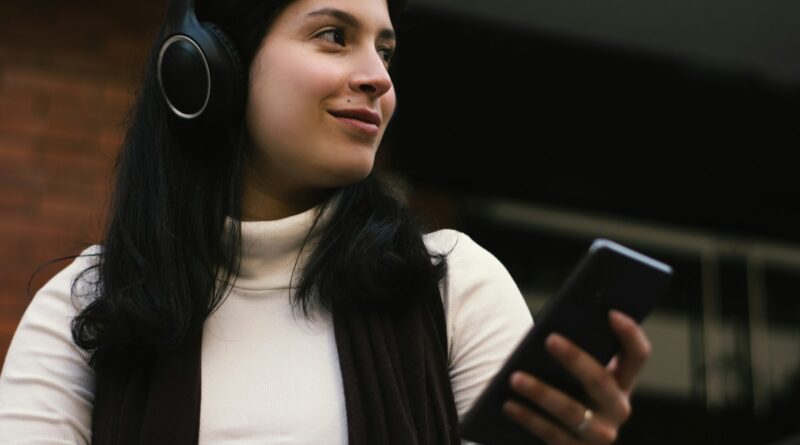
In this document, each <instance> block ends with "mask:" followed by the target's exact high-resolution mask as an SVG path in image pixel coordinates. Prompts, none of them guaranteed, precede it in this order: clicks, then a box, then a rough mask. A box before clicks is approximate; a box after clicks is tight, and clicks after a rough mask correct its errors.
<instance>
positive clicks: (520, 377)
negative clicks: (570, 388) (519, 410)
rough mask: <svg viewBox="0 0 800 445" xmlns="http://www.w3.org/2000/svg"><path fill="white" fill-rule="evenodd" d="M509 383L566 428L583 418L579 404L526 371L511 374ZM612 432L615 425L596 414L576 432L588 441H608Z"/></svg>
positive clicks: (584, 409)
mask: <svg viewBox="0 0 800 445" xmlns="http://www.w3.org/2000/svg"><path fill="white" fill-rule="evenodd" d="M511 386H512V388H514V390H515V391H517V392H518V393H520V394H521V395H523V396H525V397H526V398H528V399H529V400H531V401H532V402H534V403H535V404H536V405H537V406H539V407H540V408H542V409H543V410H544V411H546V412H548V413H550V414H551V415H552V416H553V417H554V418H555V419H556V420H558V421H559V422H561V424H563V425H565V426H566V427H567V428H574V427H575V426H577V425H579V424H580V423H581V422H583V420H584V416H585V415H586V411H587V410H586V407H585V406H584V405H583V404H581V403H579V402H577V401H576V400H574V399H573V398H571V397H570V396H568V395H567V394H564V393H563V392H561V391H560V390H558V389H556V388H554V387H552V386H550V385H548V384H547V383H545V382H543V381H541V380H539V379H537V378H536V377H534V376H532V375H530V374H528V373H525V372H522V371H518V372H515V373H514V374H512V376H511ZM616 435H617V430H616V427H615V426H614V425H613V424H610V423H609V422H607V421H605V420H603V419H602V418H600V416H594V417H592V419H591V421H590V423H589V426H588V427H587V428H586V429H585V430H584V431H583V432H582V433H581V434H580V436H581V437H583V438H585V439H587V440H588V441H590V442H591V443H611V442H613V441H614V439H616Z"/></svg>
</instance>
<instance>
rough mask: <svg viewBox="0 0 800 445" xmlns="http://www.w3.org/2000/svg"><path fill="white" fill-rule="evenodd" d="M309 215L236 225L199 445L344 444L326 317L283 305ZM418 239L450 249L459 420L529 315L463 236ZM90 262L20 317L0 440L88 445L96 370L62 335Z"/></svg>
mask: <svg viewBox="0 0 800 445" xmlns="http://www.w3.org/2000/svg"><path fill="white" fill-rule="evenodd" d="M313 216H314V209H311V210H309V211H306V212H303V213H300V214H297V215H294V216H290V217H287V218H284V219H280V220H275V221H255V222H243V223H242V236H243V252H242V264H241V273H240V275H239V276H238V277H237V280H236V282H235V285H234V287H233V289H232V291H231V293H230V294H229V295H228V297H227V299H226V300H225V302H224V303H223V304H222V305H221V306H220V308H219V309H218V310H217V311H216V312H215V313H214V314H212V315H211V316H210V317H209V318H208V320H207V321H206V323H205V325H204V331H203V345H202V365H201V372H202V389H201V404H200V440H199V441H200V444H237V445H251V444H346V443H347V418H346V413H345V404H344V392H343V388H342V378H341V372H340V370H339V363H338V356H337V351H336V344H335V342H334V336H333V323H332V320H331V318H330V316H329V315H328V314H326V313H324V312H323V311H318V312H316V313H315V318H314V319H313V320H307V319H305V318H304V317H303V316H302V315H301V314H298V313H296V311H295V313H293V311H292V308H291V306H290V304H289V301H290V300H289V298H290V289H291V285H290V284H291V283H290V280H291V277H292V269H293V267H294V265H295V260H296V259H297V257H298V253H299V250H300V246H301V244H302V242H303V239H304V237H305V235H306V233H307V232H308V230H309V228H310V227H311V223H312V221H313ZM424 240H425V244H426V246H427V247H428V250H429V251H431V252H441V253H447V252H449V254H448V256H447V259H448V268H449V270H448V274H447V276H446V278H445V279H444V280H443V281H442V283H441V285H440V287H441V295H442V301H443V304H444V310H445V314H446V320H447V338H448V343H449V344H448V348H449V349H448V351H449V373H450V380H451V382H452V388H453V393H454V396H455V402H456V408H457V410H458V415H459V418H461V417H462V416H463V415H464V414H465V413H466V411H467V410H468V408H469V407H470V406H471V404H472V402H473V401H474V400H475V399H476V397H477V396H478V395H479V394H480V391H481V390H482V389H483V388H484V386H485V385H486V384H487V383H488V382H489V380H490V379H491V377H492V375H493V374H494V373H495V372H496V371H497V370H498V369H499V367H500V366H501V365H502V363H503V362H504V360H505V359H506V357H507V356H508V355H509V354H510V353H511V351H512V350H513V348H514V347H515V346H516V345H517V343H518V342H519V340H520V339H521V338H522V336H523V335H524V334H525V333H526V332H527V330H528V329H529V328H530V327H531V325H532V319H531V315H530V312H529V311H528V308H527V306H526V304H525V301H524V300H523V298H522V295H521V294H520V291H519V289H518V288H517V286H516V284H515V283H514V281H513V279H512V278H511V276H510V275H509V274H508V272H507V270H506V269H505V267H503V265H502V264H501V263H500V262H499V261H498V260H497V259H496V258H495V257H494V256H493V255H492V254H491V253H489V252H488V251H486V250H485V249H483V248H482V247H481V246H479V245H478V244H476V243H475V242H474V241H473V240H472V239H471V238H469V237H468V236H467V235H465V234H463V233H460V232H457V231H453V230H440V231H438V232H434V233H430V234H427V235H425V237H424ZM99 251H100V247H99V246H93V247H90V248H89V249H87V250H85V251H84V252H83V254H91V253H97V252H99ZM306 252H307V251H304V253H303V255H302V256H301V258H300V261H299V263H298V271H299V270H302V265H303V260H304V258H305V257H306V255H307V253H306ZM94 258H96V257H93V256H82V257H79V258H77V259H76V260H75V261H74V262H73V263H72V264H71V265H69V266H68V267H66V268H65V269H64V270H62V271H61V272H59V273H58V274H57V275H56V276H55V277H53V279H51V280H50V281H49V282H48V283H47V284H46V285H45V286H44V287H43V288H42V289H41V290H39V292H37V294H36V295H35V297H34V298H33V300H32V301H31V303H30V305H29V306H28V308H27V310H26V311H25V314H24V316H23V317H22V320H21V321H20V324H19V326H18V328H17V331H16V333H15V334H14V338H13V340H12V342H11V345H10V348H9V350H8V354H7V356H6V361H5V364H4V366H3V371H2V374H0V441H2V443H4V444H71V445H72V444H88V443H91V412H92V401H93V398H94V397H93V393H94V374H93V371H92V369H91V368H90V367H89V366H88V365H87V359H88V356H87V354H86V353H85V352H84V351H83V350H81V349H80V348H78V347H77V346H76V345H75V344H74V343H73V342H72V337H71V334H70V321H71V319H72V318H73V317H74V316H75V315H76V314H77V313H78V312H79V310H80V309H81V308H82V307H83V305H84V304H85V302H79V301H76V302H74V303H73V301H72V299H71V297H70V287H71V284H72V283H73V281H74V280H75V277H76V276H77V274H78V273H79V272H80V271H82V270H83V269H85V268H86V267H87V266H89V265H90V264H92V261H94ZM298 275H299V274H298V272H297V271H296V272H295V276H294V282H295V284H296V282H297V280H298ZM79 283H80V282H79Z"/></svg>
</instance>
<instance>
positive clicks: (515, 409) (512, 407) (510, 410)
mask: <svg viewBox="0 0 800 445" xmlns="http://www.w3.org/2000/svg"><path fill="white" fill-rule="evenodd" d="M503 411H505V412H506V413H507V414H512V415H513V414H517V413H519V406H517V404H516V403H514V402H512V401H510V400H509V401H507V402H506V403H504V404H503Z"/></svg>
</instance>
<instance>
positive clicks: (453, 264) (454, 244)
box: [423, 229, 519, 294]
mask: <svg viewBox="0 0 800 445" xmlns="http://www.w3.org/2000/svg"><path fill="white" fill-rule="evenodd" d="M423 239H424V241H425V245H426V246H427V248H428V251H429V252H430V253H431V254H441V255H445V256H446V258H447V267H448V273H447V278H446V279H447V280H448V282H449V285H450V287H451V290H459V289H460V290H466V289H465V288H467V287H470V286H478V285H484V286H485V285H489V286H493V287H500V288H506V290H508V291H510V292H511V293H512V294H517V293H518V292H519V291H518V290H517V287H516V283H515V282H514V280H513V279H512V277H511V275H510V274H509V273H508V270H507V269H506V267H505V266H504V265H503V264H502V263H501V262H500V260H499V259H497V257H496V256H494V254H492V253H491V252H489V251H488V250H486V249H485V248H484V247H483V246H481V245H480V244H478V243H477V242H476V241H475V240H474V239H472V238H471V237H470V236H469V235H467V234H466V233H463V232H459V231H457V230H453V229H442V230H438V231H436V232H431V233H428V234H426V235H424V237H423ZM454 286H455V288H454Z"/></svg>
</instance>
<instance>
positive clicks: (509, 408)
mask: <svg viewBox="0 0 800 445" xmlns="http://www.w3.org/2000/svg"><path fill="white" fill-rule="evenodd" d="M503 412H505V413H506V415H508V416H509V417H510V418H511V419H512V420H514V421H515V422H517V423H519V424H520V425H521V426H522V427H523V428H525V429H526V430H528V431H530V432H532V433H533V434H535V435H536V436H538V437H539V438H540V439H542V440H543V441H545V442H546V443H548V444H558V445H580V443H581V442H579V441H578V439H577V438H575V437H574V436H573V435H572V434H570V433H568V432H567V431H566V430H565V429H563V428H562V427H560V426H558V425H556V424H555V423H553V422H551V421H550V420H548V419H545V418H544V417H542V416H540V415H539V414H536V413H534V412H533V411H531V410H529V409H528V408H526V407H524V406H522V405H520V404H519V403H516V402H513V401H511V400H509V401H508V402H506V403H504V404H503Z"/></svg>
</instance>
